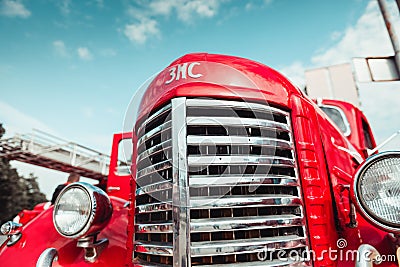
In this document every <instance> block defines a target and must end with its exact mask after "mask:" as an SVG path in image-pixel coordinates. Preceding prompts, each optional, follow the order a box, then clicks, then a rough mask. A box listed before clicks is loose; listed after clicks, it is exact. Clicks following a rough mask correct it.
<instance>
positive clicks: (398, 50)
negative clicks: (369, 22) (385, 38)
mask: <svg viewBox="0 0 400 267" xmlns="http://www.w3.org/2000/svg"><path fill="white" fill-rule="evenodd" d="M396 3H397V6H398V7H399V8H400V0H396ZM378 4H379V8H380V10H381V13H382V17H383V20H384V21H385V25H386V29H387V31H388V33H389V37H390V40H391V41H392V46H393V50H394V60H395V63H396V68H397V73H398V74H399V75H400V44H399V40H398V38H397V35H396V31H395V29H394V27H393V24H392V21H391V18H390V13H389V8H388V7H387V4H386V1H385V0H378Z"/></svg>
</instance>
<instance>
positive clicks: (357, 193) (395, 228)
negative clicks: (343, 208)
mask: <svg viewBox="0 0 400 267" xmlns="http://www.w3.org/2000/svg"><path fill="white" fill-rule="evenodd" d="M390 158H400V151H387V152H382V153H379V154H376V155H373V156H371V157H369V158H368V159H367V160H366V161H365V162H364V163H363V164H361V165H360V167H359V168H358V170H357V172H356V174H355V175H354V180H353V184H352V188H353V190H352V192H353V198H354V199H355V203H356V205H357V207H358V209H359V211H360V212H361V215H363V217H364V218H365V219H367V220H368V221H369V222H371V223H373V224H374V225H376V226H378V227H379V228H381V229H383V230H385V231H389V232H395V233H399V232H400V223H397V224H396V223H393V222H390V221H388V220H386V219H385V218H382V217H380V216H379V215H377V214H376V213H375V212H374V211H373V210H371V209H370V208H369V206H368V205H367V204H366V202H365V199H364V198H363V195H362V190H361V181H362V179H363V177H364V175H365V173H366V172H367V171H368V170H369V169H370V168H371V167H372V166H374V165H375V164H377V163H378V162H380V161H382V160H386V159H390ZM377 175H378V174H377ZM399 207H400V205H399Z"/></svg>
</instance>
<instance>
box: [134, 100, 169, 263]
mask: <svg viewBox="0 0 400 267" xmlns="http://www.w3.org/2000/svg"><path fill="white" fill-rule="evenodd" d="M171 126H172V122H171V104H168V105H166V106H164V107H163V108H161V109H160V110H158V111H157V112H155V113H154V114H152V115H150V116H149V118H147V119H146V120H145V121H144V122H143V124H142V126H141V127H140V128H139V129H138V131H137V136H138V141H137V155H138V156H137V159H136V164H137V172H136V188H137V190H136V205H135V249H134V254H135V257H136V259H137V260H138V261H139V262H142V261H143V262H148V263H151V262H153V263H160V264H172V227H171V226H172V183H171V182H172V164H173V163H172V142H171Z"/></svg>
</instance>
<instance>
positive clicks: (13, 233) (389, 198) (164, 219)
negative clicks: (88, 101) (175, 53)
mask: <svg viewBox="0 0 400 267" xmlns="http://www.w3.org/2000/svg"><path fill="white" fill-rule="evenodd" d="M131 123H132V124H134V129H133V134H132V142H133V153H132V159H133V160H132V162H133V164H132V166H131V173H132V179H130V186H127V185H126V183H127V179H128V178H127V177H126V176H125V179H124V178H123V177H119V178H121V179H111V181H109V182H110V183H112V184H108V185H107V188H108V190H107V191H109V194H107V193H105V192H104V191H102V190H101V189H99V188H98V187H96V186H93V185H89V184H86V183H75V184H71V185H69V186H68V187H66V188H65V189H64V190H63V191H62V192H61V194H60V196H59V197H58V199H57V201H56V203H55V205H54V206H52V207H50V208H49V209H46V210H44V211H43V212H41V213H40V214H39V215H38V216H37V217H35V218H34V219H32V220H31V221H30V222H28V223H27V224H26V225H24V226H20V225H18V224H16V223H12V222H8V223H6V224H4V225H3V226H2V232H3V234H6V235H8V236H9V237H8V240H7V242H5V243H4V244H3V245H2V247H1V248H0V263H1V265H2V266H34V265H36V266H40V267H44V266H137V267H139V266H142V267H155V266H159V267H166V266H185V267H189V266H202V267H205V266H207V267H211V266H217V267H233V266H238V267H245V266H253V267H255V266H294V265H296V266H297V265H301V266H335V265H339V266H353V265H357V266H373V265H374V264H380V265H381V266H395V265H397V258H396V249H397V245H398V243H399V238H398V233H399V231H400V210H399V204H398V203H399V199H400V183H399V180H400V168H399V166H400V153H399V152H384V153H380V154H377V153H376V152H375V151H374V150H373V149H374V147H375V146H376V144H375V140H374V137H373V135H372V132H371V129H370V127H369V124H368V121H367V119H366V118H365V116H364V115H363V114H362V112H361V111H360V110H359V109H358V108H356V107H354V106H353V105H351V104H348V103H345V102H342V101H335V100H316V101H312V100H310V99H309V98H308V97H307V96H305V95H304V94H303V93H302V92H301V91H300V90H299V89H298V88H296V87H295V86H293V85H292V84H291V83H290V82H289V81H288V80H287V79H286V78H285V77H284V76H282V75H281V74H279V73H278V72H276V71H274V70H273V69H271V68H269V67H267V66H265V65H263V64H260V63H257V62H254V61H251V60H247V59H243V58H238V57H232V56H223V55H212V54H204V53H201V54H189V55H186V56H183V57H181V58H179V59H177V60H176V61H174V62H173V63H171V64H170V65H169V66H168V67H167V68H166V69H165V70H163V71H162V72H160V73H159V74H158V75H157V76H156V77H155V78H154V79H153V80H152V81H151V82H150V84H149V85H148V86H147V87H146V88H144V90H143V92H142V95H141V100H140V105H139V106H138V113H137V115H136V119H135V121H132V122H131ZM121 137H122V136H120V138H119V139H121ZM116 140H118V138H117V139H116ZM116 143H117V142H114V145H113V147H114V149H115V147H116V145H115V144H116ZM114 149H113V150H114ZM115 168H116V159H115V153H114V154H113V156H112V163H111V164H110V170H111V171H110V174H111V173H113V174H112V175H115V173H114V172H115ZM115 178H118V177H117V176H115ZM123 183H125V185H124V184H123ZM122 187H123V188H124V190H125V189H129V195H130V197H129V201H128V202H125V200H124V197H118V196H113V195H112V194H113V190H114V189H117V190H116V192H118V191H119V190H118V188H119V189H120V190H121V188H122ZM110 189H111V190H110Z"/></svg>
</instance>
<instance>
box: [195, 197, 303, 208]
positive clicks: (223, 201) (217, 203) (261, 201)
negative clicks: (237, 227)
mask: <svg viewBox="0 0 400 267" xmlns="http://www.w3.org/2000/svg"><path fill="white" fill-rule="evenodd" d="M217 197H218V196H211V197H192V198H191V204H192V209H218V208H231V207H233V206H234V207H260V206H261V207H268V206H300V205H301V200H300V198H299V197H296V196H291V195H256V196H223V197H220V198H217Z"/></svg>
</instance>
